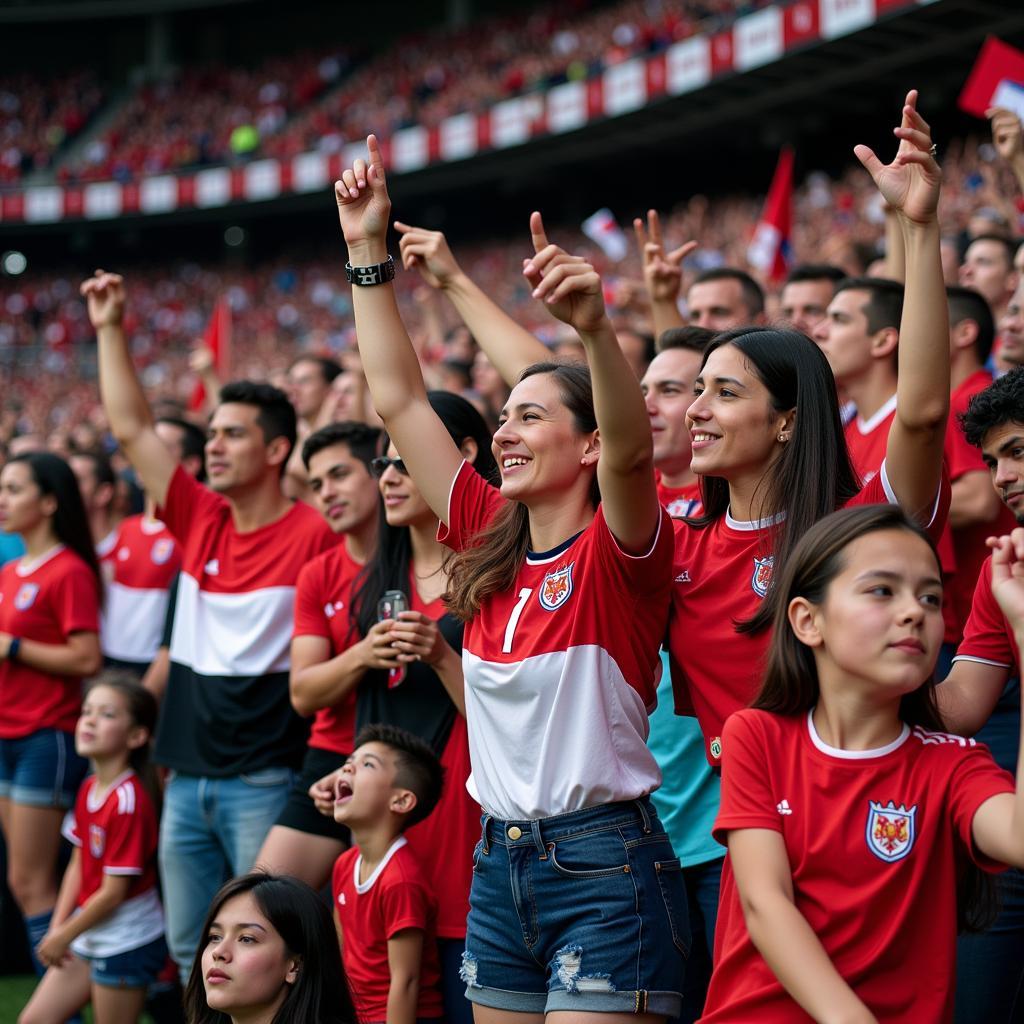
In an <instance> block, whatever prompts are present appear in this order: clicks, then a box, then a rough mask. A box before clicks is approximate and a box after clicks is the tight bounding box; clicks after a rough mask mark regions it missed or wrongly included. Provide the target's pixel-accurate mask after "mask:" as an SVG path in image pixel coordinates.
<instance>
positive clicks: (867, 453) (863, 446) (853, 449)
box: [845, 395, 896, 483]
mask: <svg viewBox="0 0 1024 1024" xmlns="http://www.w3.org/2000/svg"><path fill="white" fill-rule="evenodd" d="M895 416H896V396H895V395H893V396H892V398H890V399H889V401H888V402H886V403H885V405H883V406H882V407H881V409H879V410H878V411H877V412H876V413H875V414H874V416H872V417H871V419H869V420H862V419H861V418H860V416H854V417H853V419H852V420H850V422H849V423H847V424H846V431H845V433H846V448H847V450H848V451H849V453H850V462H852V463H853V469H854V472H855V473H856V474H857V475H858V476H859V477H860V478H861V480H862V481H863V482H864V483H867V482H868V481H869V480H871V478H872V477H873V476H875V474H876V473H877V472H878V470H879V468H880V467H881V465H882V463H883V462H884V461H885V449H886V446H887V445H888V443H889V428H890V427H891V426H892V421H893V419H894V418H895Z"/></svg>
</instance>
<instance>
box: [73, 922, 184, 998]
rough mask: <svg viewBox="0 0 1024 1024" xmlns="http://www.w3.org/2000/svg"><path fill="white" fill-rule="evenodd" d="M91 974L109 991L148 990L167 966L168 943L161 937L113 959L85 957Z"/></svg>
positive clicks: (119, 954)
mask: <svg viewBox="0 0 1024 1024" xmlns="http://www.w3.org/2000/svg"><path fill="white" fill-rule="evenodd" d="M85 959H87V960H88V961H89V974H90V976H91V977H92V980H93V982H94V983H95V984H97V985H105V986H106V987H107V988H149V986H150V985H152V984H153V982H154V981H156V980H157V978H158V977H159V976H160V972H161V971H162V970H163V969H164V967H165V966H166V964H167V943H166V942H165V941H164V937H163V936H162V935H161V936H160V937H159V938H156V939H154V940H153V941H152V942H147V943H146V945H145V946H139V948H138V949H129V950H128V951H127V952H126V953H115V954H114V955H113V956H103V957H93V956H90V957H86V958H85Z"/></svg>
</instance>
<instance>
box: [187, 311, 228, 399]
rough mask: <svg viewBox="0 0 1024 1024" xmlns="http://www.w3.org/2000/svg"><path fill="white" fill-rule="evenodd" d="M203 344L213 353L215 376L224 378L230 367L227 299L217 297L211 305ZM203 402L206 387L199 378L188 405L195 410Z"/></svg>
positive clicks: (226, 376)
mask: <svg viewBox="0 0 1024 1024" xmlns="http://www.w3.org/2000/svg"><path fill="white" fill-rule="evenodd" d="M203 344H204V345H205V346H206V347H207V348H208V349H209V350H210V351H211V352H212V353H213V368H214V369H215V370H216V371H217V376H218V377H220V379H221V380H226V379H227V378H228V375H229V373H230V367H231V307H230V306H229V305H228V301H227V299H224V298H221V299H218V300H217V305H216V306H214V307H213V315H212V316H211V317H210V322H209V323H208V324H207V325H206V330H205V331H204V332H203ZM205 404H206V388H205V387H204V386H203V382H202V381H201V380H197V381H196V386H195V387H194V388H193V389H192V398H191V399H190V400H189V403H188V407H189V409H191V410H192V411H193V412H196V411H198V410H200V409H202V408H203V406H204V405H205Z"/></svg>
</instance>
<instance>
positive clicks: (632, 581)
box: [438, 463, 672, 818]
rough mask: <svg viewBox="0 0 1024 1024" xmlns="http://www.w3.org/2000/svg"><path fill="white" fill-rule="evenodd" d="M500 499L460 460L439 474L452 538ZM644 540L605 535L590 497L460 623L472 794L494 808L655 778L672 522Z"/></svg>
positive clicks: (580, 804) (499, 812) (505, 810)
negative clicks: (654, 731) (548, 543)
mask: <svg viewBox="0 0 1024 1024" xmlns="http://www.w3.org/2000/svg"><path fill="white" fill-rule="evenodd" d="M503 504H504V501H503V499H502V497H501V495H500V494H499V493H498V490H497V489H496V488H495V487H492V486H491V485H490V484H488V483H486V482H485V481H484V480H483V479H482V478H481V477H480V476H478V475H477V474H476V473H475V472H474V471H473V468H472V466H470V465H469V464H468V463H463V464H462V467H461V468H460V469H459V471H458V473H457V474H456V476H455V479H454V480H453V481H452V490H451V494H450V496H449V500H448V526H447V527H445V526H444V524H442V525H441V528H440V529H439V531H438V539H439V540H441V541H442V542H443V543H445V544H447V545H448V546H449V547H451V548H453V549H455V550H461V549H463V548H465V547H467V546H469V545H471V544H472V543H473V542H474V538H475V536H476V535H477V534H478V532H479V531H480V529H481V528H482V527H484V526H485V525H486V524H487V523H488V522H489V521H490V520H491V518H492V517H493V516H494V514H495V513H496V512H497V511H498V509H499V508H500V507H501V506H502V505H503ZM669 523H670V520H669V517H668V515H667V514H664V513H663V515H662V518H661V522H660V525H659V527H658V531H657V534H656V536H655V538H654V541H653V543H652V545H651V549H650V551H648V552H647V553H646V554H645V555H643V556H640V557H632V556H630V555H628V554H626V553H625V552H623V551H622V549H621V548H620V547H619V545H618V543H617V542H616V540H615V538H614V537H613V536H612V533H611V531H610V530H609V529H608V525H607V524H606V522H605V519H604V512H603V509H602V508H601V507H598V510H597V514H596V515H595V516H594V520H593V522H592V523H591V524H590V525H589V526H588V527H587V528H586V529H585V530H583V531H582V532H581V533H579V534H577V536H575V537H573V538H570V539H569V540H567V541H566V542H565V543H564V544H562V545H560V546H559V547H558V548H556V549H555V550H553V551H545V552H531V553H528V555H527V558H526V561H525V562H524V564H523V566H522V567H521V568H520V570H519V573H518V574H517V576H516V578H515V581H514V582H513V585H512V586H510V587H509V589H507V590H504V591H501V592H500V593H496V594H491V595H489V596H488V597H487V598H486V600H485V601H484V603H483V607H482V608H481V609H480V611H479V612H478V613H477V615H476V616H475V617H474V618H473V619H472V621H470V622H469V623H468V624H467V626H466V633H465V638H464V641H463V667H464V670H465V676H466V719H467V722H468V724H469V746H470V755H471V758H472V763H473V777H472V780H471V783H472V788H471V792H473V794H474V796H476V798H477V799H478V800H479V802H480V803H481V804H482V805H483V807H484V808H485V809H486V810H487V811H488V812H489V813H490V814H493V815H495V816H496V817H499V818H544V817H548V816H550V815H554V814H564V813H566V812H569V811H575V810H580V809H581V808H584V807H591V806H594V805H597V804H603V803H609V802H611V801H616V800H631V799H634V798H636V797H639V796H642V795H644V794H646V793H649V792H650V791H651V790H653V789H656V788H657V787H658V785H659V784H660V782H661V773H660V771H659V770H658V766H657V764H656V763H655V760H654V758H653V756H652V755H651V753H650V751H649V750H648V749H647V743H646V740H647V734H648V720H647V716H648V713H649V709H651V708H653V706H654V703H655V693H656V689H657V680H658V675H659V670H660V661H659V659H658V647H659V644H660V643H661V640H662V638H663V636H664V632H665V620H666V615H667V611H668V595H669V582H670V577H669V571H670V568H671V552H672V532H671V528H670V526H669Z"/></svg>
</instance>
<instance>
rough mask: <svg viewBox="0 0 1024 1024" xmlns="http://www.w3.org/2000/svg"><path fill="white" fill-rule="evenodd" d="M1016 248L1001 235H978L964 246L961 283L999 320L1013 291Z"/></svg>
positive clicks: (1015, 278)
mask: <svg viewBox="0 0 1024 1024" xmlns="http://www.w3.org/2000/svg"><path fill="white" fill-rule="evenodd" d="M1015 249H1016V246H1015V245H1014V244H1013V242H1011V241H1010V240H1009V239H1008V238H1004V237H1003V236H1002V235H992V234H988V235H978V237H977V238H975V239H973V240H972V241H971V244H970V245H969V246H967V252H965V253H964V261H963V263H962V264H961V265H960V283H961V284H962V285H963V286H964V287H965V288H973V289H974V290H975V291H976V292H980V293H981V294H982V295H983V296H984V297H985V301H986V302H988V304H989V306H990V307H991V308H992V313H993V315H994V316H995V318H996V319H997V320H998V319H999V318H1000V317H1001V316H1002V315H1003V313H1004V312H1005V311H1006V304H1007V303H1008V302H1009V301H1010V296H1011V295H1012V294H1013V290H1014V288H1016V287H1017V278H1018V275H1017V271H1016V270H1014V267H1013V255H1014V251H1015Z"/></svg>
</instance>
